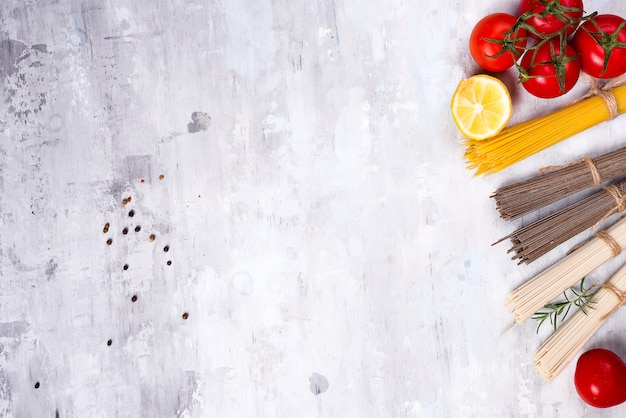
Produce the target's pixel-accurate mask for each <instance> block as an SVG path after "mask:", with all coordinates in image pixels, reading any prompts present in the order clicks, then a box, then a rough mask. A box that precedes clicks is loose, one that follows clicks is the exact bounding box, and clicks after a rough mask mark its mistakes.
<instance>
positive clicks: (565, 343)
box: [535, 265, 626, 380]
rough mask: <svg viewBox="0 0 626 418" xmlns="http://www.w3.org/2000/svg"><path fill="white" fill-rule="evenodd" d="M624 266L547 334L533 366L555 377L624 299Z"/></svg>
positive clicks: (625, 272) (542, 372)
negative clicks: (554, 330) (580, 308)
mask: <svg viewBox="0 0 626 418" xmlns="http://www.w3.org/2000/svg"><path fill="white" fill-rule="evenodd" d="M625 292H626V265H624V266H622V267H621V268H620V269H619V270H618V271H617V273H615V274H614V275H613V277H611V279H610V280H609V281H607V282H606V283H605V284H604V285H602V286H600V288H599V290H598V291H597V293H596V294H595V295H593V297H592V298H591V299H590V300H589V302H588V303H589V305H588V306H587V307H586V308H585V309H584V310H578V311H577V312H576V313H575V314H574V315H572V317H571V318H570V319H568V320H567V321H566V322H565V323H564V324H563V325H561V326H560V327H559V329H558V330H557V331H556V332H555V333H554V334H552V336H550V338H548V339H547V340H546V341H545V342H544V343H543V344H542V345H541V346H540V347H539V348H538V349H537V352H536V353H535V368H536V369H537V371H538V372H539V374H541V375H542V376H543V377H545V378H546V379H548V380H552V379H554V378H555V377H556V376H557V375H558V374H559V373H560V372H561V371H563V369H564V368H565V366H567V364H568V363H569V362H570V361H571V360H572V359H573V358H574V356H575V355H576V353H578V352H579V351H580V350H581V349H582V348H583V346H584V345H585V344H586V343H587V341H589V339H590V338H591V337H592V336H593V334H595V332H596V331H597V330H598V329H599V328H600V327H601V326H602V324H604V322H605V321H606V320H607V319H608V318H609V317H610V316H611V315H612V314H613V312H615V311H616V310H617V309H619V308H620V307H621V306H622V305H624V302H626V293H625Z"/></svg>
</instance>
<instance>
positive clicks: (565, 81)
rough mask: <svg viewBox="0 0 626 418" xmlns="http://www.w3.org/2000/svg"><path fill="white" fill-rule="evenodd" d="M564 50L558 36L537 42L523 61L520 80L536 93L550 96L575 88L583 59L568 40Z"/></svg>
mask: <svg viewBox="0 0 626 418" xmlns="http://www.w3.org/2000/svg"><path fill="white" fill-rule="evenodd" d="M564 44H565V50H564V53H563V52H561V51H562V48H561V44H560V40H559V39H558V38H552V39H548V40H546V41H542V42H540V43H539V44H537V49H532V48H531V49H529V50H527V51H526V52H525V53H524V56H523V57H522V62H521V63H520V66H521V69H520V82H521V83H522V86H524V88H525V89H526V91H528V92H529V93H530V94H532V95H533V96H537V97H541V98H543V99H550V98H553V97H558V96H561V95H563V94H565V93H567V92H568V91H570V90H571V89H572V87H574V85H575V84H576V82H577V81H578V76H579V75H580V61H579V59H578V54H577V52H576V50H574V48H572V47H571V46H569V45H568V44H567V43H565V42H564Z"/></svg>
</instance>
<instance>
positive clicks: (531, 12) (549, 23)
mask: <svg viewBox="0 0 626 418" xmlns="http://www.w3.org/2000/svg"><path fill="white" fill-rule="evenodd" d="M583 13H584V11H583V1H582V0H522V1H521V2H520V5H519V14H520V17H521V19H522V21H523V22H525V23H527V24H528V25H530V26H531V27H532V28H533V29H534V30H530V29H529V35H531V36H533V37H536V38H539V37H542V35H547V36H553V35H556V34H558V33H559V32H560V31H561V30H562V29H563V28H565V27H567V29H565V32H566V36H569V35H571V34H572V33H574V30H575V29H576V27H577V26H578V24H579V23H580V19H581V18H582V17H583ZM535 31H536V33H535ZM538 35H539V36H538Z"/></svg>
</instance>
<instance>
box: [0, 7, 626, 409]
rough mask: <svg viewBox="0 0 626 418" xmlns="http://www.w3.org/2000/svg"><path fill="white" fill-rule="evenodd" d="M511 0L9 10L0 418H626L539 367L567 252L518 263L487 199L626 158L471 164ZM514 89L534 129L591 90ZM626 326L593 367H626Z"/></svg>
mask: <svg viewBox="0 0 626 418" xmlns="http://www.w3.org/2000/svg"><path fill="white" fill-rule="evenodd" d="M516 4H517V2H516V1H505V2H499V1H478V0H469V1H463V2H460V1H452V0H444V1H417V0H412V1H411V0H369V1H365V2H359V1H352V0H320V1H284V0H275V1H270V0H211V1H209V0H154V1H150V2H148V1H130V0H105V1H96V0H83V1H79V0H56V1H54V0H45V1H44V0H39V1H38V0H3V1H2V2H1V4H0V28H1V30H0V41H1V42H2V44H1V49H0V60H1V61H0V70H1V72H0V77H1V78H2V81H1V82H2V87H3V100H1V101H0V132H1V133H2V135H1V138H0V140H1V142H0V157H1V158H0V191H1V197H0V228H1V231H2V234H1V239H0V256H1V263H0V416H3V417H12V418H22V417H55V416H58V417H63V418H65V417H79V418H82V417H140V416H143V417H171V416H181V417H220V418H222V417H224V418H226V417H303V418H304V417H342V418H343V417H355V418H356V417H567V418H569V417H578V416H585V417H621V416H624V414H626V405H623V406H620V407H617V408H614V409H611V410H605V411H599V410H592V409H591V408H589V407H587V406H585V405H584V404H583V403H582V402H581V401H580V400H579V399H578V397H577V396H576V394H575V392H574V389H573V386H572V374H573V371H574V368H573V364H572V365H570V366H569V367H568V368H567V369H566V370H565V371H564V372H563V374H562V375H561V376H559V377H558V378H557V379H556V380H555V381H554V382H553V383H551V384H548V383H546V382H545V381H543V380H542V378H541V377H540V376H539V375H538V374H537V373H535V372H534V370H533V367H532V361H533V354H534V351H535V349H536V347H538V346H539V344H540V343H541V342H542V341H543V340H544V339H545V338H546V337H547V335H548V333H547V328H546V330H545V331H546V332H544V333H540V335H536V334H535V329H534V328H535V325H534V324H532V323H528V324H524V325H523V326H521V327H519V328H517V329H515V330H513V331H511V332H509V333H508V334H506V335H504V336H500V334H501V333H502V332H503V331H504V330H505V329H507V328H508V326H509V325H510V324H511V322H512V316H511V315H510V314H508V313H507V312H506V311H505V310H504V308H503V302H504V300H505V298H506V296H507V294H508V293H509V292H510V291H511V290H513V289H514V288H515V287H516V286H517V285H519V284H521V283H523V282H524V281H525V280H527V279H529V278H530V277H532V276H533V275H534V274H536V273H538V272H539V271H541V270H542V269H543V268H545V267H546V266H547V265H549V264H550V263H552V262H554V261H556V260H558V259H559V258H560V257H561V255H562V254H563V253H564V251H566V249H567V248H559V249H558V250H556V251H554V252H553V253H550V254H549V255H548V256H546V257H545V258H544V259H541V260H539V261H538V262H536V263H534V264H531V265H530V266H517V265H516V264H515V262H513V261H511V260H509V258H508V256H507V254H506V249H508V246H507V244H501V245H498V246H495V247H492V246H491V243H492V242H494V241H496V240H497V239H499V238H500V237H502V236H504V235H506V234H508V233H509V232H511V231H512V230H513V229H514V228H516V227H518V226H519V225H521V224H523V223H525V222H527V220H523V221H520V222H517V223H515V224H507V223H505V222H504V221H502V220H500V219H499V218H498V216H497V213H496V210H495V205H494V202H493V200H492V199H489V195H490V194H491V193H492V192H493V191H495V189H496V188H497V187H498V186H500V185H503V184H505V183H510V182H513V181H517V180H520V179H522V178H526V177H529V176H531V175H533V174H534V173H536V172H537V170H538V169H539V168H540V167H543V166H546V165H554V164H565V163H568V162H571V161H573V160H576V159H578V158H580V157H581V156H583V155H589V156H594V155H599V154H600V153H602V152H606V151H609V150H612V149H614V148H617V147H618V146H621V145H623V144H624V141H625V140H626V137H625V135H624V133H623V131H624V128H625V127H626V119H619V118H618V119H617V120H614V121H612V122H610V123H607V124H604V125H602V126H598V127H596V128H594V129H591V130H590V131H588V132H586V133H584V134H582V135H579V136H577V137H575V138H572V139H570V140H568V141H566V142H564V143H562V144H560V145H558V146H556V147H554V148H553V149H551V150H549V151H547V152H544V153H541V154H540V155H537V156H535V157H533V158H531V159H528V160H526V161H524V162H523V163H520V164H518V165H516V166H515V167H513V168H511V169H508V170H506V171H504V172H502V173H499V174H497V175H494V176H490V177H487V178H473V176H472V173H471V172H469V171H467V170H466V169H465V168H464V161H463V158H462V155H463V147H462V144H461V142H460V138H459V135H458V133H457V131H456V128H455V126H454V125H453V122H452V120H451V118H450V116H449V109H448V105H449V101H450V97H451V94H452V92H453V91H454V89H455V87H456V84H457V83H458V81H459V80H460V79H461V78H463V77H468V76H470V75H471V74H473V73H474V72H475V71H476V68H475V67H474V66H473V65H472V63H471V61H470V59H469V57H468V54H467V50H466V43H467V38H468V36H469V32H470V31H471V28H472V26H473V25H474V23H475V22H476V21H477V20H478V19H479V18H481V17H482V16H484V15H486V14H487V13H492V12H496V11H507V12H514V11H515V9H516ZM586 5H587V10H588V11H593V10H598V11H602V12H611V13H617V14H622V15H626V6H624V4H623V3H621V2H619V1H617V0H615V1H598V0H594V1H587V2H586ZM504 78H505V80H506V81H507V83H508V85H509V86H510V87H511V90H512V92H513V97H514V106H515V116H514V119H513V122H515V121H520V120H524V119H527V118H529V117H531V116H536V115H538V114H543V113H545V112H547V111H549V110H551V109H554V108H556V107H558V106H560V105H561V103H562V102H563V101H566V100H572V99H574V98H576V97H578V96H579V95H581V94H582V93H583V92H584V91H585V89H586V86H585V85H584V83H581V84H580V85H579V86H578V87H577V89H576V91H575V92H572V93H571V94H569V95H568V96H566V97H565V98H563V99H562V100H554V101H545V100H533V99H531V98H530V97H529V96H528V95H526V94H525V93H524V92H522V91H521V89H520V88H518V87H516V86H515V75H514V73H512V72H510V73H508V74H505V75H504ZM194 112H199V113H196V120H195V121H194V120H192V114H193V113H194ZM209 118H210V119H209ZM161 175H162V176H163V178H162V179H160V176H161ZM127 197H131V202H130V203H127V204H126V205H122V199H124V198H127ZM131 209H132V210H134V211H135V212H134V213H135V215H134V217H129V216H128V212H129V211H130V210H131ZM543 213H544V214H545V213H548V212H545V211H544V212H543ZM107 222H108V223H110V230H109V232H108V233H107V234H104V233H103V226H104V224H105V223H107ZM137 225H139V226H141V230H140V231H139V232H135V231H134V228H135V226H137ZM124 227H128V228H130V232H129V233H128V234H127V235H124V234H122V232H121V231H122V229H123V228H124ZM150 234H155V236H156V238H155V240H154V241H150V240H149V236H150ZM108 238H112V240H113V242H112V244H111V245H110V246H108V245H107V244H106V240H107V239H108ZM581 239H583V237H578V238H576V239H575V241H577V242H578V241H579V240H581ZM574 243H575V242H572V243H567V244H565V246H570V244H571V245H573V244H574ZM166 245H167V246H169V251H168V252H164V251H163V248H164V247H165V246H166ZM168 260H170V261H172V264H171V265H170V266H168V265H167V261H168ZM623 261H624V259H620V260H614V262H613V263H609V265H607V266H604V267H603V268H601V269H599V270H598V271H597V272H594V273H593V274H592V275H591V276H593V278H595V279H596V280H598V281H600V280H604V279H605V278H607V277H608V276H609V275H610V273H612V272H613V271H615V270H616V269H617V267H618V266H619V265H620V264H621V263H622V262H623ZM124 264H128V270H123V265H124ZM133 295H136V296H137V301H136V302H134V303H133V302H132V301H131V297H132V296H133ZM184 312H187V313H188V318H187V320H183V319H182V315H183V313H184ZM624 315H625V313H624V312H622V311H620V312H617V313H616V314H615V316H614V317H613V318H612V319H611V320H610V321H609V322H608V323H607V325H606V326H605V327H604V328H602V329H601V331H600V332H599V333H598V334H597V335H596V336H595V337H594V339H593V340H592V341H591V343H590V344H589V348H590V347H591V346H602V347H606V348H610V349H613V350H615V351H616V352H618V353H619V354H620V355H622V356H623V357H624V356H626V339H625V338H624V333H623V330H624V326H623V325H622V324H621V322H623V320H624ZM108 340H111V345H110V346H109V345H107V341H108ZM37 382H38V383H39V385H38V387H37V388H35V385H36V383H37Z"/></svg>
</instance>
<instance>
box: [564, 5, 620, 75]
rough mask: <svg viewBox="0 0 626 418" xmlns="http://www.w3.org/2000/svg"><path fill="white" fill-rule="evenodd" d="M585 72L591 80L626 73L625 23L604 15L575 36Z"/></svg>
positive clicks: (573, 41)
mask: <svg viewBox="0 0 626 418" xmlns="http://www.w3.org/2000/svg"><path fill="white" fill-rule="evenodd" d="M572 46H573V47H574V49H576V51H578V53H579V54H580V66H581V68H582V70H583V71H584V72H585V73H587V74H589V75H590V76H592V77H596V78H613V77H617V76H618V75H622V74H624V73H626V20H624V19H623V18H621V17H619V16H616V15H610V14H603V15H597V16H595V17H592V18H591V19H590V20H587V21H586V22H585V23H583V24H582V25H580V28H578V30H577V31H576V33H575V34H574V38H573V39H572Z"/></svg>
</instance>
